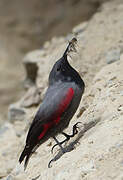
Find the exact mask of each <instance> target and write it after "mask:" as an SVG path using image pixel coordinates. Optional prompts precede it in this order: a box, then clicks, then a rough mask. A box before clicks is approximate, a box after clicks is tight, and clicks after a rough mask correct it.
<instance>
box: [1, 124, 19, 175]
mask: <svg viewBox="0 0 123 180" xmlns="http://www.w3.org/2000/svg"><path fill="white" fill-rule="evenodd" d="M0 145H1V148H0V161H1V163H0V178H1V177H4V176H6V175H7V174H9V173H10V172H11V171H12V169H13V168H14V167H15V163H16V158H17V150H18V148H19V143H18V138H17V136H16V133H15V130H14V127H13V125H11V124H10V123H5V124H4V125H3V126H2V127H1V128H0ZM11 149H12V153H11Z"/></svg>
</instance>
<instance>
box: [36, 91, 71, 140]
mask: <svg viewBox="0 0 123 180" xmlns="http://www.w3.org/2000/svg"><path fill="white" fill-rule="evenodd" d="M73 95H74V90H73V89H72V88H69V89H68V91H67V94H66V96H65V98H64V99H63V100H62V102H61V103H60V105H59V107H58V111H57V112H56V114H55V115H54V120H53V121H51V122H49V123H46V124H44V125H43V131H42V132H41V134H40V135H39V136H38V139H39V140H40V139H41V138H43V137H44V135H45V134H46V132H47V131H48V129H49V128H51V126H52V125H54V123H55V124H58V123H59V121H60V118H61V115H62V113H63V112H64V111H65V110H66V109H67V108H68V106H69V104H70V102H71V100H72V98H73Z"/></svg>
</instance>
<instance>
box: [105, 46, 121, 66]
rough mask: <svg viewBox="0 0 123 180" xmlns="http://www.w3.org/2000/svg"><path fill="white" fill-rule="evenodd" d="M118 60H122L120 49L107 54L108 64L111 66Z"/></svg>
mask: <svg viewBox="0 0 123 180" xmlns="http://www.w3.org/2000/svg"><path fill="white" fill-rule="evenodd" d="M117 60H120V49H113V50H110V51H108V52H107V54H106V62H107V64H111V63H113V62H115V61H117Z"/></svg>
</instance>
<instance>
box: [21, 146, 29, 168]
mask: <svg viewBox="0 0 123 180" xmlns="http://www.w3.org/2000/svg"><path fill="white" fill-rule="evenodd" d="M31 154H32V148H30V147H28V146H25V148H24V150H23V152H22V153H21V155H20V158H19V162H20V164H21V163H22V161H23V160H24V158H25V157H26V159H25V162H24V170H26V167H27V164H28V161H29V158H30V156H31Z"/></svg>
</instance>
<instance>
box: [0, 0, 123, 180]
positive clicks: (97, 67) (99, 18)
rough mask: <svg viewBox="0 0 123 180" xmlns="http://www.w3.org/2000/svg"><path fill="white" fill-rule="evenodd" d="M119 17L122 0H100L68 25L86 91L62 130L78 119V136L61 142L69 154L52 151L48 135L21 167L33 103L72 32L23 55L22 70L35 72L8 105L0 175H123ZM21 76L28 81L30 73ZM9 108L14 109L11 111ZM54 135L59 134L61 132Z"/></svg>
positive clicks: (63, 178)
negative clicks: (86, 17)
mask: <svg viewBox="0 0 123 180" xmlns="http://www.w3.org/2000/svg"><path fill="white" fill-rule="evenodd" d="M122 17H123V2H122V0H117V1H110V2H105V3H104V4H103V5H102V7H101V8H100V11H99V12H97V13H96V14H95V15H94V16H93V18H92V19H91V20H90V21H89V22H86V23H84V25H83V24H81V25H78V26H77V27H75V28H74V29H73V31H74V32H75V33H76V36H77V39H78V49H77V50H78V54H72V55H71V56H72V59H70V63H71V64H72V65H73V66H74V67H75V68H76V69H77V70H78V71H79V73H80V74H81V76H82V78H83V79H84V81H85V84H86V90H85V94H84V96H83V99H82V101H81V104H80V106H79V109H78V111H77V113H76V115H75V116H74V118H73V119H72V121H71V123H70V125H69V127H68V128H67V129H66V130H65V131H66V132H67V133H71V130H72V126H73V124H75V122H77V121H81V122H82V126H81V127H80V130H79V133H78V135H76V137H75V138H74V139H72V140H71V141H70V142H68V143H67V144H66V145H65V148H66V150H67V151H68V153H65V154H64V155H62V154H61V153H60V152H59V150H58V149H57V148H56V149H55V150H54V154H53V155H52V154H51V153H50V151H51V147H52V145H54V141H53V140H52V139H50V140H48V141H47V142H46V143H44V144H42V145H41V146H40V148H39V149H38V150H37V153H36V154H34V155H33V156H32V157H31V159H30V162H29V165H28V167H27V170H26V172H24V171H23V165H19V164H18V158H19V155H20V152H21V151H22V149H23V146H24V143H25V138H26V133H27V129H28V127H29V124H30V122H31V121H32V119H33V117H34V114H35V112H36V111H37V108H38V106H37V104H39V102H41V101H42V98H43V96H44V93H45V91H46V87H47V79H48V74H49V72H50V70H51V68H52V66H53V64H54V62H55V61H56V60H57V59H58V58H60V57H61V55H62V53H63V52H64V49H65V48H66V44H67V39H68V37H70V36H71V35H69V36H68V37H65V38H63V37H62V38H53V39H52V40H51V42H46V43H45V44H44V46H43V49H41V50H37V51H34V52H31V53H29V54H28V55H27V56H26V58H25V59H24V65H25V68H26V71H27V72H28V64H30V63H32V66H33V64H34V67H37V72H36V73H35V78H34V79H35V81H33V83H29V84H28V86H26V88H28V90H27V93H26V95H25V96H24V97H23V98H22V99H21V100H20V101H19V102H18V103H16V104H13V105H11V106H10V108H9V124H7V125H5V126H4V127H3V128H2V129H0V145H1V147H2V148H1V149H0V156H1V159H2V160H1V162H2V163H3V164H2V165H1V164H0V169H3V170H2V171H0V178H3V179H6V180H8V179H12V180H13V179H16V180H23V179H25V180H29V179H39V180H42V179H43V180H45V179H46V180H68V179H69V178H71V180H75V179H76V180H81V179H84V180H96V179H98V180H101V179H104V180H110V179H113V180H114V179H116V180H122V179H123V150H122V149H123V138H122V137H123V128H122V127H123V21H122ZM32 57H33V58H32ZM26 79H28V80H29V81H30V82H31V81H32V79H31V76H30V74H29V73H27V78H26ZM29 81H28V82H29ZM26 82H27V81H25V83H26ZM33 102H34V103H33ZM22 110H23V113H22V116H21V113H20V112H21V111H22ZM10 112H14V113H15V114H14V115H15V116H14V115H13V114H11V113H10ZM17 114H18V115H17ZM18 116H19V118H17V117H18ZM14 117H16V118H15V119H14ZM11 134H12V135H11ZM58 139H59V140H61V139H62V137H61V135H59V136H58ZM6 142H7V143H6ZM73 147H74V150H73ZM52 157H54V162H52V168H50V169H48V168H47V164H48V162H49V160H51V159H52Z"/></svg>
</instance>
